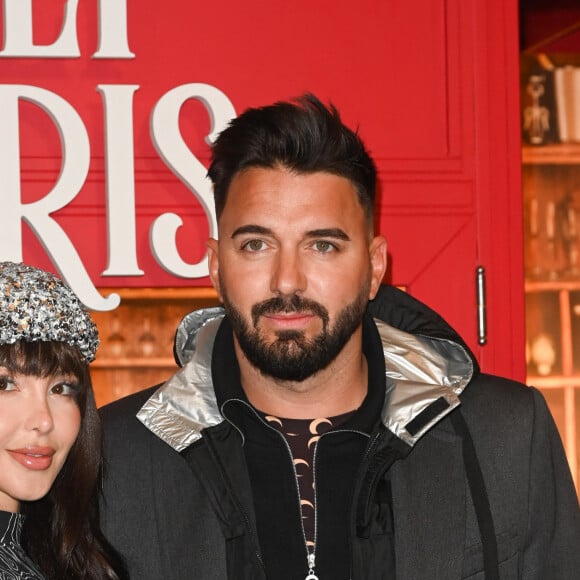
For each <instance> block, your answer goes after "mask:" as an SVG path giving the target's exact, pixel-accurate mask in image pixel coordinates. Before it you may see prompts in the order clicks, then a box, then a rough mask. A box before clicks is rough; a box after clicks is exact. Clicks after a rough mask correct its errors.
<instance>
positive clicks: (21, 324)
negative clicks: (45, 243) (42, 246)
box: [0, 262, 99, 363]
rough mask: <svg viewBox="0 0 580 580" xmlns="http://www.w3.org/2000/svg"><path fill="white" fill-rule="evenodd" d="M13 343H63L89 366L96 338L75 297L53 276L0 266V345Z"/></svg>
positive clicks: (17, 266)
mask: <svg viewBox="0 0 580 580" xmlns="http://www.w3.org/2000/svg"><path fill="white" fill-rule="evenodd" d="M17 340H24V341H27V342H34V341H57V342H66V343H68V344H70V345H71V346H74V347H76V348H78V349H79V351H80V352H81V354H82V356H83V358H84V359H85V361H86V362H87V363H90V362H91V361H93V360H94V359H95V353H96V351H97V347H98V345H99V334H98V331H97V327H96V325H95V323H94V322H93V320H92V318H91V316H90V314H89V313H88V311H87V309H86V308H85V306H84V305H83V304H82V302H81V301H80V300H79V298H78V297H77V295H76V294H75V293H74V292H73V291H72V290H71V289H70V288H69V287H68V286H67V285H66V284H65V283H64V282H63V281H62V280H60V279H59V278H57V277H56V276H55V275H54V274H50V273H49V272H45V271H44V270H40V269H39V268H33V267H32V266H27V265H26V264H16V263H14V262H0V344H13V343H15V342H16V341H17Z"/></svg>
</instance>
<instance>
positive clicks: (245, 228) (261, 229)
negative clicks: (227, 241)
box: [232, 224, 272, 238]
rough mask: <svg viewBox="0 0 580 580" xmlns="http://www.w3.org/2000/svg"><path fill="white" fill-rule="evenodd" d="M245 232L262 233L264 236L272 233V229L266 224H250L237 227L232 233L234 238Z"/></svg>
mask: <svg viewBox="0 0 580 580" xmlns="http://www.w3.org/2000/svg"><path fill="white" fill-rule="evenodd" d="M244 234H260V235H262V236H269V235H271V234H272V230H271V229H270V228H265V227H264V226H257V225H254V224H248V225H246V226H240V227H239V228H236V229H235V230H234V231H233V233H232V238H235V237H236V236H241V235H244Z"/></svg>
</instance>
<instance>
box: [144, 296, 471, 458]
mask: <svg viewBox="0 0 580 580" xmlns="http://www.w3.org/2000/svg"><path fill="white" fill-rule="evenodd" d="M223 316H224V312H223V309H222V308H219V307H217V308H208V309H204V310H198V311H195V312H192V313H190V314H188V315H187V316H186V317H185V318H184V319H183V321H182V322H181V324H180V325H179V328H178V330H177V333H176V340H175V346H176V354H177V356H178V358H179V360H180V362H181V363H182V364H184V366H183V367H182V368H181V369H180V370H179V371H178V372H177V373H176V374H175V375H173V376H172V377H171V378H170V379H169V380H168V381H167V382H166V383H164V384H163V385H162V386H161V387H160V388H159V389H158V390H157V391H156V392H155V393H154V394H153V395H152V396H151V397H150V398H149V399H148V401H147V402H146V403H145V405H143V407H142V408H141V410H140V411H139V412H138V414H137V418H138V419H139V420H140V421H141V422H142V423H143V424H144V425H145V426H146V427H147V428H148V429H150V430H151V431H152V432H153V433H155V434H156V435H157V436H158V437H159V438H160V439H162V440H163V441H165V442H166V443H167V444H168V445H170V446H171V447H173V448H174V449H176V450H177V451H182V450H183V449H185V448H187V447H188V446H189V445H191V444H192V443H194V442H195V441H197V440H199V439H200V438H201V436H202V435H201V431H202V430H203V429H206V428H208V427H212V426H214V425H218V424H219V423H221V422H222V421H223V420H224V418H223V416H222V415H221V413H220V410H219V408H218V406H217V402H216V398H215V394H214V390H213V384H212V378H211V357H212V350H213V344H214V340H215V335H216V333H217V329H218V327H219V325H220V323H221V321H222V318H223ZM375 323H376V325H377V328H378V331H379V334H380V336H381V341H382V344H383V353H384V356H385V366H386V369H387V370H386V379H387V381H386V384H387V395H386V397H385V405H384V408H383V411H382V421H383V423H384V425H385V426H386V427H387V428H388V429H389V430H390V431H391V432H392V433H394V434H395V435H396V436H397V437H399V438H400V439H401V440H403V441H404V442H405V443H407V444H408V445H410V446H413V445H414V444H415V443H416V442H417V441H418V440H419V439H420V438H421V437H422V436H423V435H424V434H425V433H426V432H427V431H429V429H431V428H432V427H433V425H434V424H435V423H437V422H438V421H439V420H441V419H442V418H443V417H444V416H445V415H447V414H448V413H450V412H451V411H452V410H453V409H454V408H455V407H457V406H458V405H459V404H460V402H459V395H460V394H461V392H462V391H463V389H464V388H465V386H466V385H467V384H468V383H469V381H470V380H471V376H472V374H473V362H472V360H471V358H470V356H469V354H468V353H467V352H466V351H465V349H464V348H462V347H461V346H460V345H458V344H456V343H454V342H452V341H450V340H443V339H435V338H430V337H422V336H415V335H412V334H408V333H406V332H403V331H401V330H397V329H396V328H393V327H392V326H389V325H388V324H386V323H384V322H382V321H381V320H376V319H375ZM439 399H444V400H445V401H446V403H447V405H445V407H446V408H445V409H444V410H443V411H439V412H438V413H437V415H436V416H435V417H432V418H431V419H430V420H429V421H428V422H426V424H425V425H424V426H422V428H421V429H420V430H419V431H418V432H414V433H410V432H409V431H408V430H407V426H408V425H409V423H410V422H411V421H413V419H415V418H416V417H417V416H418V415H419V414H420V413H422V412H423V411H425V410H426V409H427V408H428V407H429V406H430V405H431V404H433V403H434V402H435V401H438V400H439Z"/></svg>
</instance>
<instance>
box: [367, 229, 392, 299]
mask: <svg viewBox="0 0 580 580" xmlns="http://www.w3.org/2000/svg"><path fill="white" fill-rule="evenodd" d="M369 255H370V259H371V287H370V292H369V300H372V299H373V298H374V297H375V296H376V295H377V292H378V291H379V288H380V286H381V283H382V281H383V278H384V277H385V272H386V271H387V262H388V258H387V240H385V238H384V237H383V236H376V237H374V238H373V240H372V241H371V244H370V246H369Z"/></svg>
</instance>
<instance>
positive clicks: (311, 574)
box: [222, 399, 380, 580]
mask: <svg viewBox="0 0 580 580" xmlns="http://www.w3.org/2000/svg"><path fill="white" fill-rule="evenodd" d="M230 401H236V402H238V403H242V404H243V405H245V406H246V407H248V409H250V411H252V413H254V414H255V415H256V417H257V418H258V419H259V420H260V422H261V423H262V424H263V425H264V426H265V427H266V428H268V429H270V430H271V431H273V432H274V433H276V434H277V436H278V437H280V439H281V440H282V441H283V443H284V446H285V447H286V451H287V452H288V457H289V458H290V464H291V465H292V472H293V474H294V484H295V487H296V497H298V500H299V501H298V514H299V516H300V527H301V529H302V539H303V540H304V549H305V551H306V565H307V566H308V574H307V575H306V576H305V578H304V580H320V579H319V578H318V576H317V575H316V574H315V570H316V544H317V542H318V498H317V491H316V490H317V486H316V456H317V454H318V444H319V443H320V440H321V439H322V438H323V437H324V436H325V435H328V434H329V433H358V434H359V435H364V436H365V437H369V434H368V433H364V432H363V431H357V430H356V429H339V430H337V431H331V432H329V433H323V434H322V435H320V437H319V438H318V441H316V443H315V447H314V455H313V457H314V459H313V462H312V482H313V484H314V548H313V550H312V552H311V551H310V550H309V549H308V543H307V541H306V531H305V530H304V524H303V523H302V506H301V505H300V484H299V483H298V474H297V473H296V466H295V465H294V456H293V455H292V449H290V444H289V443H288V441H287V440H286V437H284V434H283V433H280V431H278V430H277V429H274V427H271V426H270V425H268V423H266V422H265V421H264V420H263V419H262V417H260V415H259V414H258V413H256V411H255V409H254V408H253V407H252V406H251V405H248V404H247V403H246V402H245V401H243V400H241V399H230ZM222 414H223V415H224V418H225V419H226V420H227V421H228V422H229V423H230V424H231V425H232V426H233V427H234V428H235V429H236V430H237V431H238V432H239V429H238V428H237V427H236V426H235V424H234V423H232V422H231V421H230V420H229V419H227V417H226V415H225V413H223V408H222ZM240 434H241V433H240ZM241 435H242V434H241ZM369 438H370V437H369ZM379 438H380V433H378V434H377V435H375V437H374V439H373V441H372V442H371V444H370V445H369V446H368V447H367V451H366V453H365V455H364V457H363V460H364V459H366V457H368V454H369V453H370V450H371V448H372V447H374V445H375V444H376V442H377V440H378V439H379ZM242 439H243V435H242ZM244 515H245V514H244ZM258 558H259V560H260V562H262V565H263V561H262V558H261V554H259V552H258Z"/></svg>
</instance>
